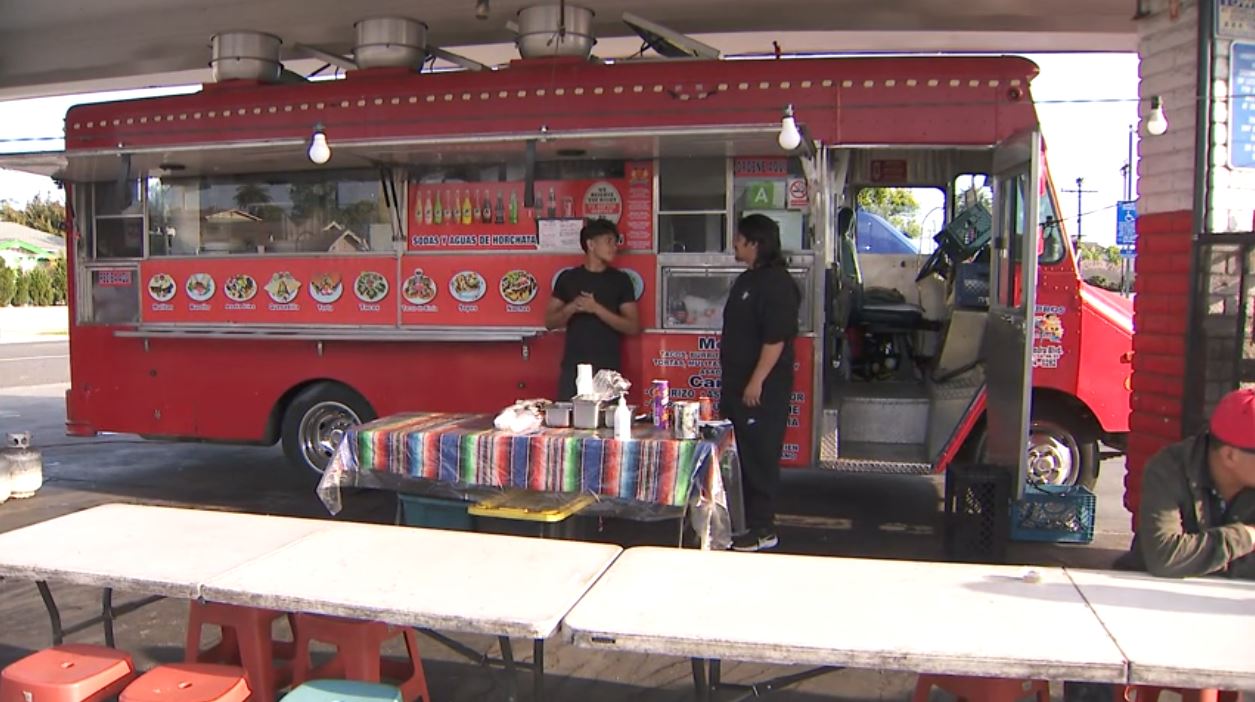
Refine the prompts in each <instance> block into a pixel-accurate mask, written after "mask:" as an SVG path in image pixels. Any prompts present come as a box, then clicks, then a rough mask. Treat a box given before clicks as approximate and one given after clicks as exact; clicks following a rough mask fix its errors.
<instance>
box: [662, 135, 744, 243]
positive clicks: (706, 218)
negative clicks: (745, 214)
mask: <svg viewBox="0 0 1255 702" xmlns="http://www.w3.org/2000/svg"><path fill="white" fill-rule="evenodd" d="M727 230H728V161H727V159H724V158H672V159H667V158H664V159H661V160H659V162H658V252H659V253H683V252H688V253H695V252H696V253H702V252H717V251H723V250H724V248H725V239H726V233H727Z"/></svg>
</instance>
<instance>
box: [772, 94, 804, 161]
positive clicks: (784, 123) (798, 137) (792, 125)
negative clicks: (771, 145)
mask: <svg viewBox="0 0 1255 702" xmlns="http://www.w3.org/2000/svg"><path fill="white" fill-rule="evenodd" d="M777 141H778V142H779V143H780V148H782V149H784V150H785V151H792V150H794V149H796V148H797V147H799V146H801V145H802V132H800V131H798V128H797V121H796V120H794V119H793V106H792V105H787V106H786V107H785V108H784V117H783V118H782V119H781V120H780V137H779V139H778V140H777Z"/></svg>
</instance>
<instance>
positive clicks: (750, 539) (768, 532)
mask: <svg viewBox="0 0 1255 702" xmlns="http://www.w3.org/2000/svg"><path fill="white" fill-rule="evenodd" d="M779 543H780V538H779V537H778V536H776V530H775V529H750V530H749V531H747V532H745V533H743V534H737V535H736V536H733V537H732V550H733V551H766V550H767V549H769V548H775V547H776V545H777V544H779Z"/></svg>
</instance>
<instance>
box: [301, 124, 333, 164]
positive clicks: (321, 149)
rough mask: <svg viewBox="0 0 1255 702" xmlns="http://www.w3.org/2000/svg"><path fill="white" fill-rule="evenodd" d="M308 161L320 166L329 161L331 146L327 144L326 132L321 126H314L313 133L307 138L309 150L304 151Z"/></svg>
mask: <svg viewBox="0 0 1255 702" xmlns="http://www.w3.org/2000/svg"><path fill="white" fill-rule="evenodd" d="M306 155H308V156H309V160H310V161H313V162H314V163H316V164H318V165H322V164H324V163H326V162H327V161H330V160H331V145H330V144H328V143H327V132H326V130H325V129H324V128H323V126H322V124H321V123H320V124H316V125H314V133H313V134H311V135H310V137H309V149H308V151H306Z"/></svg>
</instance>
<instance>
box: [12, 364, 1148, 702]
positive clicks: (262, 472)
mask: <svg viewBox="0 0 1255 702" xmlns="http://www.w3.org/2000/svg"><path fill="white" fill-rule="evenodd" d="M61 348H62V349H63V348H64V347H63V346H62V347H61ZM56 351H57V349H56V348H51V349H50V348H42V349H33V350H28V349H23V348H22V345H16V346H10V347H8V348H7V349H5V350H4V353H0V433H4V432H10V431H17V430H29V431H33V432H34V434H35V440H36V443H37V444H38V445H39V447H40V448H41V450H42V451H43V454H44V461H45V469H44V474H45V486H44V487H43V489H42V490H40V492H39V493H38V494H37V495H36V496H35V497H33V498H30V499H26V500H10V501H9V502H7V503H5V504H3V505H0V531H7V530H9V529H14V528H18V527H21V526H25V525H28V524H32V523H35V522H39V521H42V520H45V519H49V518H52V517H54V516H58V515H61V514H65V513H68V512H72V511H76V510H79V509H83V508H85V507H89V506H92V505H96V504H101V503H106V502H115V501H121V502H136V503H148V504H167V505H178V506H189V507H204V508H211V509H226V510H235V511H246V512H260V513H273V514H284V515H292V516H303V517H314V518H321V519H347V520H357V521H369V522H380V523H386V522H390V521H391V520H392V517H393V510H394V503H393V499H392V496H391V495H389V494H383V493H376V492H370V491H361V492H357V493H355V494H352V495H349V496H347V497H346V509H345V511H344V512H343V513H342V514H341V515H339V516H337V517H331V516H329V515H328V514H327V512H326V510H325V509H324V508H323V506H322V504H321V503H320V502H319V501H318V499H317V497H316V496H315V495H314V492H313V487H314V479H313V478H312V476H309V475H305V474H302V473H299V472H296V471H294V470H292V469H290V468H289V467H288V466H286V465H285V463H284V461H283V458H282V455H281V453H280V452H279V450H278V449H277V448H251V447H234V446H213V445H199V444H164V443H152V442H145V441H142V440H139V439H135V438H132V437H124V436H110V437H98V438H94V439H73V438H67V437H65V436H64V434H63V428H62V422H63V420H64V412H65V409H64V393H65V390H66V388H67V385H66V384H65V380H66V378H67V377H68V373H67V371H65V369H61V370H60V371H58V372H59V373H60V374H61V377H60V378H59V381H60V382H56V383H52V384H43V385H20V386H16V387H12V386H11V387H4V385H5V383H4V382H3V380H4V379H5V378H6V377H13V376H14V375H15V374H17V373H26V374H27V375H28V376H30V377H45V376H46V375H47V374H48V372H49V371H48V369H47V367H43V368H42V369H36V370H31V369H30V368H29V366H30V364H32V363H44V364H46V363H49V362H51V363H53V364H54V365H55V364H56V363H63V361H56V360H52V361H49V359H43V360H42V361H12V360H10V361H9V362H8V363H5V362H4V361H5V358H6V354H7V357H8V358H9V359H13V358H19V359H20V358H27V357H32V356H55V355H57V353H56ZM1122 478H1123V465H1122V463H1121V462H1120V461H1119V460H1111V461H1107V462H1106V464H1105V465H1104V466H1103V474H1102V480H1101V486H1100V490H1099V500H1100V501H1099V511H1098V533H1097V536H1096V538H1095V540H1094V543H1092V544H1090V545H1088V546H1076V545H1068V546H1060V545H1043V544H1016V545H1014V546H1013V547H1012V549H1011V553H1010V560H1011V561H1012V562H1017V563H1033V564H1049V565H1060V564H1062V565H1072V566H1089V567H1107V566H1109V565H1110V563H1111V562H1112V560H1113V559H1114V558H1115V557H1116V556H1117V555H1119V554H1120V553H1121V552H1123V550H1124V549H1125V548H1126V547H1127V545H1128V539H1129V533H1128V515H1127V513H1126V512H1125V511H1124V510H1123V508H1122V507H1121V506H1120V496H1121V493H1122V490H1123V487H1122V484H1121V481H1122ZM941 489H942V488H941V485H940V482H939V481H938V480H936V479H931V478H916V477H893V476H858V475H833V474H826V473H819V472H794V473H790V474H788V475H786V477H785V479H784V495H783V504H782V510H781V511H782V513H783V514H782V516H781V518H780V523H781V539H782V544H781V549H780V550H781V551H784V552H791V553H807V554H829V555H845V556H860V557H880V558H908V559H933V560H940V559H942V558H943V556H942V552H941V544H940V539H939V533H940V525H941V514H940V507H941ZM616 528H619V529H625V528H630V527H629V526H627V525H618V526H617V527H616ZM637 536H638V537H640V540H643V541H648V540H657V541H659V542H664V540H665V539H667V538H670V530H669V529H666V528H656V529H654V530H652V531H651V530H643V531H640V532H638V534H637ZM404 557H416V556H415V555H413V554H410V555H407V554H398V558H404ZM703 585H709V584H703ZM718 585H719V586H723V587H735V584H734V583H724V584H718ZM54 592H55V594H56V596H57V598H58V602H59V604H60V605H61V608H62V615H63V618H64V619H65V620H66V621H67V622H72V621H75V620H77V619H80V618H84V617H88V616H92V615H93V614H95V613H96V612H97V611H98V608H99V592H98V591H95V590H92V589H88V588H78V587H67V586H61V587H54ZM787 596H788V592H770V593H746V600H745V606H747V607H752V606H753V603H754V601H755V599H756V598H766V597H787ZM840 597H841V593H840V592H833V598H834V600H838V599H839V598H840ZM116 599H117V600H125V599H126V597H125V595H119V596H118V597H117V598H116ZM938 606H945V603H944V602H939V603H938ZM974 616H976V615H975V613H974ZM1024 620H1025V626H1024V635H1025V636H1032V635H1033V633H1032V632H1033V630H1034V628H1035V627H1040V626H1049V625H1050V624H1049V622H1038V621H1034V620H1033V613H1032V611H1031V609H1026V611H1025V612H1024ZM185 622H186V604H185V603H182V602H179V601H172V600H167V601H162V602H159V603H157V604H154V605H151V606H149V607H146V608H144V609H141V610H139V611H137V612H135V613H132V614H129V615H127V616H126V617H124V618H122V619H121V620H120V621H119V625H118V629H117V631H118V645H119V646H120V647H122V648H125V649H127V650H129V651H132V652H133V653H135V654H136V656H137V658H138V661H139V663H140V665H141V666H142V667H148V666H151V665H153V664H155V663H157V662H165V661H174V660H178V659H179V658H180V657H181V655H182V649H183V638H184V628H185ZM885 625H886V626H906V625H909V622H894V621H888V622H885ZM781 626H788V622H781ZM455 638H457V639H459V640H461V641H463V642H465V643H467V644H468V645H470V646H472V647H474V648H475V649H476V650H478V651H484V652H487V651H492V652H494V653H495V650H496V649H495V642H494V641H492V640H490V639H487V638H484V637H475V636H456V637H455ZM71 640H76V641H91V642H99V641H102V638H101V634H100V630H99V629H98V628H94V629H91V630H88V631H84V632H81V633H79V634H76V635H74V636H72V637H71ZM49 643H50V635H49V626H48V618H47V616H46V614H45V612H44V609H43V606H42V604H41V603H40V599H39V597H38V594H37V592H36V590H35V587H34V586H33V584H31V583H28V582H21V581H15V580H11V579H10V580H4V581H0V665H4V664H7V663H9V662H11V661H13V660H16V659H17V658H19V657H21V656H23V655H25V654H27V653H29V652H31V651H33V650H37V649H39V648H42V647H45V646H47V645H49ZM420 645H422V646H423V651H422V652H423V658H424V661H425V666H426V670H427V675H428V679H429V681H430V685H431V693H432V697H433V699H435V700H438V701H440V702H453V701H460V700H478V699H483V698H489V699H504V688H503V685H502V681H503V676H502V674H501V673H500V672H498V671H488V670H486V669H485V668H483V667H480V666H478V665H476V664H473V663H470V662H468V661H466V660H465V659H463V658H460V657H459V656H457V655H456V654H454V653H452V652H451V651H449V650H448V649H445V648H444V647H442V646H440V645H438V644H436V643H435V642H433V641H429V640H426V639H420ZM515 648H516V651H518V652H523V651H530V648H529V647H524V646H522V645H520V644H519V643H516V646H515ZM546 659H547V660H546V665H547V668H548V671H549V673H550V675H549V681H548V688H547V690H548V698H549V699H550V700H557V701H565V700H571V701H575V700H588V699H596V700H608V701H612V702H613V701H619V700H623V701H627V700H682V699H690V698H691V695H692V688H691V677H690V668H689V662H688V661H687V660H686V659H681V658H674V657H668V656H644V655H628V654H624V655H618V656H615V655H605V654H593V653H589V652H586V651H582V650H579V649H575V648H573V647H570V646H566V645H563V644H562V643H560V642H558V641H556V640H552V641H550V643H549V645H548V651H547V656H546ZM793 670H794V669H792V668H788V667H782V666H768V665H751V664H736V663H728V664H726V665H725V668H724V678H725V680H728V681H733V682H754V681H759V680H762V679H765V678H769V677H773V676H776V675H781V674H785V673H788V672H792V671H793ZM913 684H914V677H913V676H912V675H909V674H904V673H898V672H893V671H868V670H858V671H842V672H838V673H833V674H829V675H825V676H822V677H819V678H816V679H813V680H810V681H808V682H806V683H804V684H802V685H799V686H797V687H794V688H789V689H788V690H785V691H783V692H781V693H778V695H777V697H778V698H780V699H790V700H810V699H836V700H907V699H909V698H910V695H911V691H912V686H913ZM523 689H524V690H526V689H527V688H526V686H525V687H524V688H523ZM1056 693H1058V691H1057V690H1056ZM523 696H524V697H526V696H527V695H526V693H524V695H523Z"/></svg>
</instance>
